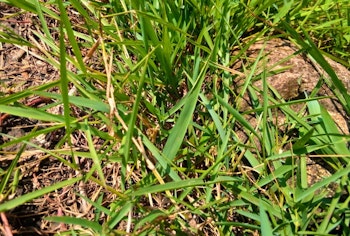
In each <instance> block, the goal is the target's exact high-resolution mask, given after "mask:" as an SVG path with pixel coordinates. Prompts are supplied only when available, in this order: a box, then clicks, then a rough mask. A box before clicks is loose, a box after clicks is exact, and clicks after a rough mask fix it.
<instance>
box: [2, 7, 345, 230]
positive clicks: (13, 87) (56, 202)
mask: <svg viewBox="0 0 350 236" xmlns="http://www.w3.org/2000/svg"><path fill="white" fill-rule="evenodd" d="M16 12H18V10H17V9H16V8H13V7H10V6H8V5H6V4H3V3H0V33H1V32H12V33H15V34H17V35H19V36H21V37H23V38H25V39H26V40H28V41H30V42H32V43H34V41H37V39H36V36H35V35H34V34H33V30H35V29H36V27H38V26H37V24H36V22H38V19H37V18H36V16H33V15H31V14H29V13H27V14H15V15H14V17H10V18H8V17H7V16H9V15H11V14H13V13H16ZM51 24H57V22H51ZM57 40H58V39H57ZM282 44H283V42H282ZM256 47H257V48H259V45H257V46H256ZM268 47H270V48H271V51H273V50H274V49H275V48H278V47H279V48H278V50H279V51H280V50H281V47H282V46H281V42H280V41H276V42H275V43H274V44H271V45H270V46H268ZM283 47H284V49H283V51H284V52H286V54H290V53H294V52H295V49H294V48H292V47H291V46H290V45H286V44H283ZM254 50H257V49H256V48H255V49H254V48H252V49H251V53H252V55H253V54H254V53H255V52H254ZM282 55H283V56H284V54H282ZM41 56H42V54H41V52H40V51H39V50H38V49H36V48H35V47H28V46H25V45H23V46H17V45H14V44H11V43H0V96H2V97H5V96H8V95H10V94H14V93H17V92H20V91H23V92H25V91H26V90H28V89H32V88H34V87H37V86H41V85H45V84H49V83H54V82H55V81H57V80H58V79H59V72H58V70H57V69H56V68H54V67H53V66H52V65H50V64H48V63H46V62H45V61H43V60H42V59H41ZM280 56H281V55H280ZM273 57H275V59H276V60H278V58H277V56H276V55H275V56H273ZM273 63H275V62H273ZM291 63H292V64H290V65H292V66H295V64H293V63H297V66H299V67H300V66H304V67H305V68H306V67H307V68H306V69H304V70H303V71H304V72H305V71H308V72H307V73H309V74H308V75H305V76H306V77H307V78H314V81H311V82H312V83H314V82H315V81H316V82H317V78H318V77H319V74H318V72H317V70H316V69H315V68H314V67H312V66H311V65H310V64H308V66H307V65H304V64H303V63H309V62H305V60H304V59H303V58H298V60H297V61H294V62H291ZM300 63H301V64H302V65H301V64H300ZM335 65H336V66H339V65H337V64H335ZM238 67H239V66H237V68H235V69H238ZM341 70H342V72H338V73H342V77H344V78H345V77H347V78H350V73H349V71H348V70H346V68H344V67H341ZM299 71H301V70H299ZM292 73H294V77H293V78H291V77H290V75H288V76H287V77H288V81H285V82H282V83H281V81H282V80H281V79H280V78H276V77H271V78H272V79H271V80H270V82H271V83H272V84H273V81H279V83H281V84H282V85H276V86H277V87H278V86H280V91H281V92H282V93H283V90H284V89H285V87H284V86H283V84H284V85H286V84H288V83H291V81H292V82H293V81H294V82H295V80H296V79H295V76H296V77H298V78H300V76H301V75H295V71H294V72H292ZM284 77H285V78H287V77H286V74H284ZM306 77H305V78H306ZM308 82H310V81H308ZM290 86H292V87H297V88H300V86H299V85H295V86H294V85H290ZM50 89H51V90H52V91H55V90H57V91H58V88H57V86H53V87H52V88H50ZM303 90H305V88H303ZM286 91H288V93H290V92H291V91H290V90H289V89H287V90H286ZM299 92H300V91H299V90H298V91H295V93H299ZM293 96H294V95H293ZM19 101H20V103H21V104H23V105H25V106H28V107H41V106H45V105H48V104H51V103H53V102H54V101H51V100H46V99H44V98H41V97H39V96H34V95H30V96H26V95H24V96H23V98H21V99H19ZM52 109H53V112H61V111H60V107H58V106H53V108H52ZM76 112H77V113H79V111H78V110H77V111H76ZM334 112H336V110H334ZM337 112H338V113H337V116H341V117H340V118H339V119H343V120H344V119H347V117H345V115H344V113H343V112H341V111H340V112H339V111H337ZM342 122H343V121H341V122H340V123H341V124H340V126H342V129H343V131H344V132H345V133H346V132H348V127H347V126H346V125H347V124H345V125H344V123H342ZM40 126H44V124H41V123H40V122H38V121H36V120H30V119H24V118H21V117H15V116H9V115H7V114H5V113H0V133H4V134H7V135H11V136H13V137H14V138H20V137H23V136H24V135H28V134H29V133H30V132H31V131H32V130H33V128H35V127H40ZM63 135H64V132H63V130H62V131H55V132H54V133H50V134H46V135H43V136H40V137H39V138H35V139H33V140H31V142H32V143H34V144H36V145H38V146H42V147H44V148H46V149H50V148H53V147H54V146H55V144H57V142H59V141H60V139H61V138H62V136H63ZM74 135H75V139H74V140H75V142H74V146H75V147H76V148H77V149H79V150H87V147H88V145H87V143H84V142H83V141H80V140H81V139H80V135H81V134H80V133H75V134H74ZM11 140H12V138H10V137H8V136H4V135H3V136H1V137H0V145H2V144H5V143H8V142H10V141H11ZM95 141H96V144H97V145H98V144H99V140H95ZM21 146H22V143H19V144H15V145H8V146H5V147H3V148H2V150H1V151H0V168H1V171H4V170H6V169H7V168H8V167H9V165H10V164H11V161H12V160H13V159H14V158H15V156H16V153H17V152H18V150H19V149H20V148H21ZM63 146H64V145H63ZM67 150H69V149H68V147H67ZM67 158H69V157H68V156H67ZM77 163H79V165H80V168H82V169H85V170H86V171H88V170H90V168H91V165H92V163H91V161H89V160H85V159H81V160H77ZM309 168H310V170H309V172H310V178H316V179H317V178H318V179H319V178H320V177H324V176H325V175H329V172H327V170H325V169H324V168H323V167H322V166H320V165H319V164H316V163H313V162H311V164H310V166H309ZM18 169H19V170H20V174H19V175H20V177H21V178H20V181H19V185H18V186H17V188H16V189H17V191H16V192H14V193H12V194H11V195H10V196H9V198H10V199H11V198H15V197H17V196H20V195H23V194H26V193H29V192H32V191H33V190H36V189H41V188H44V187H47V186H50V185H52V184H54V183H57V182H60V181H63V180H66V179H70V178H72V177H75V176H76V175H77V174H78V173H77V172H75V171H74V170H72V169H71V168H68V167H67V166H64V165H63V164H62V162H60V161H58V160H57V159H56V158H54V157H52V156H50V155H48V154H46V153H45V152H43V151H41V150H40V149H36V148H30V147H29V148H27V149H26V150H25V151H24V152H23V154H22V156H21V158H20V160H19V162H18ZM103 171H104V172H105V176H107V181H108V182H109V185H110V186H111V187H113V188H115V189H118V188H119V184H118V183H119V177H118V176H120V175H118V173H119V171H120V167H119V165H117V164H116V165H108V166H106V167H105V169H104V170H103ZM312 176H314V177H312ZM315 176H316V177H315ZM313 181H317V180H313ZM103 191H104V190H102V189H101V188H100V187H99V186H98V185H97V184H95V183H92V182H86V183H84V182H79V183H78V184H76V185H74V186H72V187H69V188H63V189H60V190H57V191H55V192H52V193H50V194H46V195H45V196H44V197H40V198H37V199H35V200H33V201H31V202H30V203H26V204H24V205H21V206H20V207H17V208H15V209H13V210H11V211H9V212H6V214H4V213H3V214H2V215H1V219H2V226H1V227H0V229H1V231H2V234H3V235H6V230H8V229H9V228H11V231H12V234H14V235H51V234H53V233H56V232H58V231H64V230H66V229H67V225H65V224H54V223H49V222H48V221H46V220H45V219H44V217H45V216H63V215H70V216H76V217H77V218H79V217H84V218H86V219H94V217H95V212H94V211H93V210H92V206H91V205H90V204H88V202H87V201H85V200H84V198H82V197H79V196H78V195H77V194H76V193H79V194H80V195H81V196H86V197H88V198H90V199H92V200H96V199H97V198H98V197H99V196H100V194H102V193H104V198H103V203H102V204H103V205H106V206H108V205H109V203H110V202H112V201H113V200H114V196H113V195H112V194H111V193H108V192H103ZM105 217H106V216H105V215H104V214H103V213H102V215H101V216H100V220H101V222H102V221H103V220H104V219H105ZM6 222H7V223H8V225H6Z"/></svg>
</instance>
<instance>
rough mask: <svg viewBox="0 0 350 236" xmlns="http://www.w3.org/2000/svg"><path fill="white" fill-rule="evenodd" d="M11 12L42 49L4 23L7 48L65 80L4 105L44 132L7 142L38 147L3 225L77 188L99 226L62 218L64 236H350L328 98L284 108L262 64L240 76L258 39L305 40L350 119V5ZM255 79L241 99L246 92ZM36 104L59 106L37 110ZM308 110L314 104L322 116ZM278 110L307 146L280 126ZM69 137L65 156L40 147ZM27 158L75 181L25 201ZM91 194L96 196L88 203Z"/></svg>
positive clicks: (63, 5) (99, 4) (93, 5)
mask: <svg viewBox="0 0 350 236" xmlns="http://www.w3.org/2000/svg"><path fill="white" fill-rule="evenodd" d="M0 2H2V3H5V4H10V5H14V6H16V7H17V8H18V9H20V11H18V12H16V13H11V14H4V15H3V16H2V18H1V21H3V22H5V21H6V20H8V19H11V18H12V17H15V16H17V17H18V16H21V15H24V14H28V13H30V14H31V16H32V21H33V22H34V25H35V26H36V27H34V28H32V29H31V34H30V35H29V36H23V35H18V34H16V33H15V32H14V31H13V30H12V29H10V28H9V27H7V26H5V25H4V26H0V43H1V44H5V43H7V44H11V45H15V46H16V47H18V48H21V47H24V46H27V47H28V48H29V51H30V52H31V53H32V56H34V57H35V58H37V59H38V60H42V61H45V62H46V63H49V64H50V65H52V66H53V68H54V69H55V70H58V71H59V72H60V73H59V76H57V78H55V79H54V80H53V81H51V82H48V83H46V84H43V85H38V86H32V87H30V88H26V89H25V90H23V91H20V92H15V93H12V94H6V95H4V96H3V97H1V98H0V112H1V113H3V114H9V115H12V116H18V117H22V118H27V119H31V120H37V121H40V123H38V125H37V126H38V127H36V128H34V129H33V130H31V132H28V133H26V134H25V135H23V136H21V137H13V136H11V135H8V134H5V133H2V136H3V137H7V138H8V139H9V141H7V142H2V144H1V145H0V148H2V149H4V148H6V147H8V146H10V145H14V144H21V145H22V148H19V149H18V150H17V151H16V157H15V158H14V159H13V160H12V161H11V162H10V164H8V166H7V167H6V168H5V169H1V173H0V175H1V183H0V190H1V199H0V201H1V203H0V212H3V213H5V214H6V212H11V211H13V210H14V209H15V208H16V207H20V206H22V205H24V204H26V203H30V202H31V201H32V200H34V199H36V198H40V197H44V196H45V195H46V194H49V193H54V192H60V191H62V188H63V189H67V188H71V189H75V190H74V191H73V190H72V191H71V196H70V197H71V198H72V199H79V202H80V203H81V202H82V203H84V204H86V205H88V206H89V208H88V209H89V210H90V211H89V212H90V213H91V214H83V217H79V214H80V213H81V212H69V211H64V214H63V215H61V216H60V215H58V214H56V215H54V214H52V215H50V216H46V217H45V220H48V221H50V222H59V223H62V224H64V225H66V226H68V228H60V229H61V230H60V232H56V233H59V234H60V235H76V234H79V235H80V234H82V235H119V234H120V235H124V234H139V235H148V234H164V235H168V234H176V233H177V234H180V233H184V234H186V235H187V234H188V235H197V234H208V235H231V234H238V235H253V234H255V235H256V234H261V235H308V234H311V235H349V233H350V232H349V228H348V226H349V222H350V218H349V210H348V207H349V205H348V204H349V200H350V197H349V192H350V191H349V186H350V185H349V180H348V176H349V172H350V164H349V157H350V152H349V150H348V144H347V142H348V138H349V136H347V135H343V134H341V133H340V132H339V131H338V129H337V127H336V125H335V123H334V121H333V119H332V117H331V116H330V114H329V113H328V112H327V110H326V109H324V108H323V107H322V106H321V105H320V103H319V102H318V100H319V99H318V98H317V96H316V94H317V93H316V92H317V91H316V90H317V89H319V87H316V88H315V90H314V92H313V93H311V94H309V97H307V98H305V99H300V100H296V101H284V100H283V99H281V98H280V96H279V95H278V94H277V92H276V91H275V93H276V94H275V95H274V92H273V88H271V87H270V86H269V85H268V83H267V79H266V78H267V77H268V75H269V73H270V71H268V70H267V69H265V70H263V72H261V73H257V71H261V69H262V67H261V63H260V62H264V58H263V57H262V52H261V53H260V54H259V56H258V59H257V60H256V62H255V63H252V64H251V65H248V64H247V67H243V68H241V70H240V71H235V70H233V69H231V68H232V65H233V64H235V63H236V62H238V61H239V60H241V59H245V58H246V52H247V50H248V48H249V46H250V45H253V44H254V43H255V42H256V41H258V40H261V39H265V40H267V39H270V38H284V39H289V40H290V41H291V42H293V43H294V44H295V45H296V46H298V47H299V48H300V51H301V52H303V53H305V55H308V56H309V57H311V58H313V60H314V61H315V62H316V63H317V64H318V65H319V66H321V67H322V68H323V69H324V70H325V71H326V72H327V74H328V75H329V78H330V81H331V83H332V84H333V85H334V86H332V90H333V92H334V94H335V95H336V96H337V99H338V100H339V101H340V103H341V106H342V109H344V111H346V113H347V114H348V115H349V113H350V100H349V99H350V98H349V95H348V93H347V90H346V88H345V87H344V85H343V84H342V82H341V81H340V80H339V79H338V77H337V75H336V74H335V72H334V71H333V69H332V67H330V66H329V64H328V63H327V61H326V60H325V59H324V56H330V57H331V58H332V59H333V60H336V61H337V62H339V63H341V64H343V65H344V66H347V67H349V63H350V57H349V45H350V27H349V25H350V17H349V11H350V10H349V9H350V3H349V2H348V1H346V0H341V1H336V2H334V1H327V0H324V1H321V0H318V1H307V0H305V1H301V2H294V1H260V0H255V1H228V0H218V1H204V0H201V1H157V0H155V1H133V0H131V1H123V0H120V1H116V0H111V1H86V0H83V1H77V0H70V1H60V0H57V1H46V2H44V1H39V0H35V1H29V0H26V1H25V0H23V1H15V0H0ZM233 51H236V52H238V53H236V54H234V53H233ZM242 74H243V75H244V76H245V83H244V87H243V89H242V90H241V94H237V93H235V91H234V88H233V86H234V84H233V81H234V79H235V78H236V77H237V76H239V75H242ZM256 80H262V81H263V88H262V90H259V89H257V88H256V87H255V86H254V84H253V81H256ZM245 92H249V93H250V94H251V97H252V98H253V99H254V98H255V100H256V101H258V102H257V104H255V106H254V107H252V108H250V109H249V110H248V111H245V112H242V111H240V109H239V103H238V102H237V101H238V99H239V97H242V96H243V94H244V93H245ZM33 96H41V97H46V98H50V99H51V101H53V103H51V104H45V105H44V106H42V107H29V106H26V105H25V103H23V101H24V100H26V99H28V98H31V97H33ZM260 96H262V97H263V99H262V100H261V101H260V102H259V99H258V97H260ZM293 103H304V104H305V105H304V110H307V111H308V115H307V116H305V115H302V114H303V113H302V112H296V111H294V110H293V109H291V105H293ZM59 105H61V107H62V109H61V112H59V113H53V112H52V111H51V108H52V107H54V106H59ZM275 108H278V109H279V110H280V111H281V112H282V113H283V114H285V116H286V122H285V125H286V127H288V130H290V131H293V132H294V133H296V134H294V135H290V134H288V132H285V133H283V132H280V131H279V128H278V127H277V126H276V125H273V124H272V123H271V122H269V121H270V120H276V112H275ZM77 110H78V111H79V112H78V113H77V112H76V111H77ZM77 114H78V115H77ZM247 114H250V115H253V116H254V117H255V118H256V120H258V121H260V122H257V124H256V125H254V124H252V123H251V122H250V121H249V120H247V116H246V115H247ZM62 129H64V132H63V134H62V136H61V137H60V139H59V140H58V141H57V142H56V143H55V145H54V146H53V147H50V148H49V147H45V146H40V145H37V144H35V143H34V142H33V141H32V140H33V138H35V137H38V136H40V135H49V134H51V133H53V132H61V131H62ZM242 133H243V134H244V136H245V138H242V136H241V134H242ZM78 135H79V139H78V140H77V139H76V138H74V137H77V136H78ZM288 145H291V148H283V147H286V146H288ZM26 146H31V147H33V148H34V149H35V150H40V151H41V152H42V153H43V154H44V158H46V159H49V160H50V161H52V162H55V161H56V162H59V163H61V167H60V168H64V170H65V171H67V172H69V173H72V175H74V176H71V177H70V178H69V177H67V178H64V177H62V178H61V179H56V180H53V184H52V185H51V186H47V187H43V188H40V189H33V190H32V191H30V192H28V193H25V194H23V195H20V194H16V193H17V191H16V190H17V189H21V184H23V182H21V180H22V179H24V178H25V176H24V174H23V173H22V172H21V170H22V169H21V168H20V167H21V165H20V164H19V160H20V158H21V156H22V155H23V154H24V153H25V152H26V149H25V148H26ZM2 155H3V156H4V158H5V157H6V155H9V154H8V153H7V152H6V151H2ZM312 155H315V156H319V157H323V158H322V160H323V163H324V165H325V166H328V169H330V171H331V173H332V175H330V176H328V177H326V176H325V177H324V178H322V179H321V180H319V181H318V182H317V183H315V184H314V185H312V186H310V185H309V183H308V181H307V159H308V158H309V156H312ZM83 161H84V162H87V163H90V165H88V166H89V168H86V167H84V166H82V164H81V163H82V162H83ZM22 165H23V164H22ZM111 170H113V171H111ZM48 178H49V177H48ZM84 184H85V187H86V186H92V187H91V188H93V190H92V191H90V192H89V193H86V192H84V191H81V189H80V188H79V187H78V186H81V185H84ZM332 184H335V186H336V187H335V190H334V193H333V194H332V196H331V197H329V194H330V190H329V186H330V185H332ZM13 196H15V197H14V198H13ZM76 201H78V200H76ZM63 210H65V209H63ZM66 210H67V209H66ZM3 213H2V214H3ZM10 224H11V223H10Z"/></svg>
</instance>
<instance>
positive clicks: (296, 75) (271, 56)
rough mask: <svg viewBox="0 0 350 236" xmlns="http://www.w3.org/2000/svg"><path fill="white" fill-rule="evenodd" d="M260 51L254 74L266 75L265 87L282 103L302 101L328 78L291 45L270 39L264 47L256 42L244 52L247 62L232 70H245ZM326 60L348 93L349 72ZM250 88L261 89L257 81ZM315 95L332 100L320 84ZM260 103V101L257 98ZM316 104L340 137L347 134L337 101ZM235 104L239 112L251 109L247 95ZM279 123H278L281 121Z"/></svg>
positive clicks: (239, 85)
mask: <svg viewBox="0 0 350 236" xmlns="http://www.w3.org/2000/svg"><path fill="white" fill-rule="evenodd" d="M262 49H263V54H262V55H263V57H262V58H260V62H259V63H258V69H257V71H256V74H259V73H261V72H262V71H263V70H265V71H266V72H267V82H268V84H269V85H271V86H272V87H273V88H275V89H276V90H277V92H278V93H279V94H280V95H281V97H282V98H283V99H284V100H286V101H289V100H295V99H298V98H299V99H300V98H303V97H304V96H305V93H306V94H310V93H311V92H312V91H313V89H314V88H315V87H316V85H317V83H318V82H319V80H320V79H321V78H322V77H325V78H327V77H328V75H327V74H326V73H325V72H324V71H323V70H322V69H321V68H320V67H319V66H318V65H317V64H316V63H313V62H312V61H311V60H310V59H309V58H307V56H305V55H304V54H302V53H301V52H300V51H298V49H297V48H296V47H295V46H294V45H293V44H292V43H291V42H289V41H288V40H282V39H271V40H269V41H267V42H266V43H265V42H264V41H258V42H256V43H255V44H253V45H252V46H251V47H250V48H249V49H248V50H247V51H246V58H247V59H246V60H244V61H240V62H239V63H236V64H235V65H234V67H233V68H234V69H235V70H238V69H239V67H241V66H242V64H244V65H245V67H246V68H249V67H250V65H252V64H253V63H254V62H255V60H256V58H257V57H258V55H259V53H260V51H261V50H262ZM326 60H327V61H328V63H329V64H330V65H331V67H332V68H333V69H334V71H335V73H336V74H337V75H338V78H339V79H340V80H341V81H342V82H343V84H344V86H345V87H346V88H347V89H348V90H349V88H350V72H349V70H348V69H347V68H345V67H344V66H342V65H341V64H339V63H337V62H335V61H333V60H331V59H328V58H326ZM264 64H265V65H264ZM245 79H246V78H245V77H242V76H240V77H238V78H236V80H235V84H236V85H237V88H236V91H237V93H239V92H240V91H241V88H242V85H243V84H244V81H245ZM253 84H254V86H256V87H257V88H259V89H262V81H261V80H258V81H255V82H254V83H253ZM317 95H319V96H333V93H332V91H331V89H329V87H328V86H327V85H326V84H323V85H322V87H321V89H320V90H319V91H318V94H317ZM238 101H239V100H238ZM260 101H262V100H261V98H260ZM319 101H320V103H321V104H322V105H323V106H324V107H325V108H326V109H327V111H328V112H329V114H330V115H331V116H332V118H333V119H334V121H335V122H336V124H337V126H338V128H339V130H340V131H341V132H342V133H344V134H349V127H348V124H347V118H348V117H347V115H346V113H345V112H344V110H343V109H342V106H341V105H340V103H339V101H338V100H337V99H336V98H335V97H333V98H331V99H322V100H319ZM239 103H240V104H239V109H240V110H241V111H247V110H249V109H251V108H252V106H251V104H252V102H251V101H250V98H249V96H248V94H247V92H246V93H245V94H244V95H243V100H242V101H239ZM300 107H301V106H294V110H298V109H300ZM279 120H280V121H282V120H283V119H279ZM252 122H253V121H252Z"/></svg>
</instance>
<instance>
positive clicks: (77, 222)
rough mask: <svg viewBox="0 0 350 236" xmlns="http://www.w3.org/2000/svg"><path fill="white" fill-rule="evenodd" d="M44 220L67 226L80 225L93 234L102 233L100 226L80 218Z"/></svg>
mask: <svg viewBox="0 0 350 236" xmlns="http://www.w3.org/2000/svg"><path fill="white" fill-rule="evenodd" d="M44 219H45V220H48V221H52V222H57V223H64V224H69V225H80V226H83V227H85V228H88V229H92V230H94V232H95V233H102V229H103V228H102V225H100V224H99V223H97V222H94V221H91V220H87V219H82V218H76V217H71V216H49V217H45V218H44Z"/></svg>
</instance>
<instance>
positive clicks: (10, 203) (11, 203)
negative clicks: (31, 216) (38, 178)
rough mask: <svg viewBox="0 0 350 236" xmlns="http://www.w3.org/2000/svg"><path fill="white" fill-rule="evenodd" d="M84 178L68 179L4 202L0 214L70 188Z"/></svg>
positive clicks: (0, 205)
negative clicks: (61, 189) (59, 190)
mask: <svg viewBox="0 0 350 236" xmlns="http://www.w3.org/2000/svg"><path fill="white" fill-rule="evenodd" d="M82 178H83V177H81V176H80V177H75V178H72V179H68V180H65V181H62V182H59V183H57V184H53V185H51V186H48V187H46V188H42V189H39V190H36V191H34V192H31V193H27V194H25V195H22V196H20V197H18V198H15V199H12V200H9V201H7V202H4V203H2V204H0V212H4V211H8V210H11V209H13V208H15V207H18V206H20V205H22V204H24V203H26V202H29V201H31V200H33V199H35V198H38V197H41V196H43V195H44V194H47V193H50V192H52V191H55V190H57V189H60V188H63V187H66V186H69V185H72V184H74V183H76V182H78V181H80V180H82Z"/></svg>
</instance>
